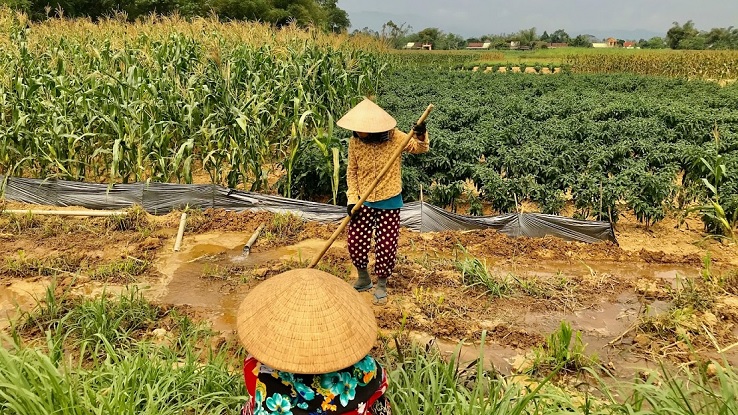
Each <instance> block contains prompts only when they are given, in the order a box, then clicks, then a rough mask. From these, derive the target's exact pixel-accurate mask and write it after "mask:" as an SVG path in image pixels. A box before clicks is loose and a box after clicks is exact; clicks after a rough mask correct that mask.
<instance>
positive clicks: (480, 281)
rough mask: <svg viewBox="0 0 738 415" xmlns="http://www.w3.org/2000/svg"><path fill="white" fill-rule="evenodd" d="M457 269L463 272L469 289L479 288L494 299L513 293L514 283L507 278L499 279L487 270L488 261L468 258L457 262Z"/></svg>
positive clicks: (462, 274)
mask: <svg viewBox="0 0 738 415" xmlns="http://www.w3.org/2000/svg"><path fill="white" fill-rule="evenodd" d="M456 269H457V270H458V271H459V272H461V277H462V280H463V282H464V285H465V286H466V287H467V288H479V289H481V290H483V291H484V293H485V294H487V295H489V296H490V297H493V298H502V297H506V296H508V295H510V294H512V292H513V286H512V282H511V280H510V279H509V278H507V277H503V278H500V277H497V276H495V275H493V274H492V273H491V272H490V270H489V268H487V263H486V261H480V260H479V259H477V258H474V257H471V258H469V257H466V258H464V259H462V260H457V261H456Z"/></svg>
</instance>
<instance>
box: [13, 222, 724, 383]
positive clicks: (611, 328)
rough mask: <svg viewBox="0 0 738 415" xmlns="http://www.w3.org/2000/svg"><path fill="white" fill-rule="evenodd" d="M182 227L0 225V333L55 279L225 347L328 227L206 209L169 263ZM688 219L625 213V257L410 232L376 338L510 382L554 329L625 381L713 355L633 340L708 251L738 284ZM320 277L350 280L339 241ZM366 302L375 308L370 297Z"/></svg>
mask: <svg viewBox="0 0 738 415" xmlns="http://www.w3.org/2000/svg"><path fill="white" fill-rule="evenodd" d="M178 218H179V214H178V213H176V212H175V213H172V214H170V215H166V216H162V217H151V216H146V217H145V218H143V219H142V221H141V223H138V224H135V226H133V225H132V227H131V229H125V230H117V229H116V226H117V225H115V224H112V225H111V223H109V222H106V220H105V219H75V218H64V219H60V218H33V220H26V219H19V218H15V219H13V221H10V220H9V219H8V218H7V216H5V217H0V233H2V238H3V239H2V242H3V243H2V244H0V255H2V263H1V265H0V329H6V328H7V326H8V324H9V321H10V319H11V318H13V317H14V316H15V315H17V314H16V308H15V305H16V304H17V305H18V306H19V307H20V309H22V310H29V309H30V308H31V307H32V306H33V304H34V303H35V300H34V297H36V298H40V297H42V296H43V295H44V290H45V288H46V286H47V285H48V284H49V282H50V281H51V279H52V278H53V277H56V278H57V280H58V281H59V285H60V286H61V287H65V288H70V289H71V291H72V292H73V293H75V294H78V295H85V296H93V295H99V294H100V293H101V292H102V291H103V290H105V291H106V292H116V291H119V290H122V289H123V288H124V286H125V285H126V284H136V285H138V286H140V287H142V288H144V289H145V293H146V295H147V297H148V298H149V299H150V300H152V301H154V302H156V303H160V304H165V305H172V306H176V307H180V308H186V309H188V310H189V313H190V314H191V315H195V316H197V317H198V318H200V319H204V320H208V321H210V322H211V323H212V324H213V327H214V329H216V330H220V331H222V332H224V333H226V334H227V335H231V336H232V335H233V334H234V330H235V312H236V310H237V308H238V305H239V304H240V302H241V300H242V299H243V297H244V296H245V295H246V293H247V292H248V290H249V289H250V288H251V287H253V286H254V285H255V284H258V283H259V282H260V281H262V280H264V279H265V278H269V277H270V276H271V275H275V274H277V273H280V272H283V271H285V270H287V269H290V268H297V267H304V266H306V264H307V261H308V260H309V259H310V258H312V257H313V256H314V255H315V254H317V252H318V251H319V250H320V249H321V248H322V247H323V244H324V241H325V240H326V239H327V238H328V237H329V236H330V234H331V233H332V231H333V230H334V229H335V227H334V226H331V225H321V224H315V223H302V222H300V221H289V220H284V218H281V219H280V220H279V221H277V220H275V217H274V215H271V214H267V213H234V212H223V211H206V212H204V213H201V214H194V215H192V216H191V218H190V221H189V222H188V228H187V232H186V236H185V238H184V240H183V244H182V250H181V251H180V252H173V251H172V248H173V245H174V237H175V235H176V228H177V224H178ZM144 219H145V220H144ZM277 222H279V223H277ZM260 223H268V224H269V226H268V227H267V228H266V230H265V232H264V233H263V234H262V236H261V237H260V239H259V240H258V241H257V243H256V244H255V245H254V247H253V250H252V253H251V254H250V255H249V256H248V258H245V259H244V258H243V255H242V250H241V249H242V247H243V244H244V243H245V241H246V240H247V239H248V238H249V236H250V235H251V233H252V232H253V231H254V230H255V229H256V227H257V226H258V225H259V224H260ZM275 223H277V224H275ZM687 224H688V225H689V228H687V227H686V226H685V227H682V228H680V229H676V228H675V227H674V223H670V222H668V221H666V222H664V223H662V224H657V226H654V227H653V228H652V229H649V230H645V229H643V228H642V227H639V226H638V225H637V224H636V223H634V222H632V221H629V220H628V219H627V218H626V219H625V220H623V221H621V222H620V223H619V224H618V226H617V228H616V230H617V237H618V241H619V246H618V245H615V244H610V243H602V244H580V243H572V242H566V241H562V240H559V239H554V238H542V239H528V238H518V239H512V238H508V237H506V236H504V235H501V234H498V233H496V232H494V231H491V230H483V231H473V232H442V233H433V234H419V233H414V232H410V231H405V230H403V232H402V235H401V243H400V252H399V254H400V255H399V258H398V264H397V268H396V275H395V276H394V278H392V279H391V280H390V284H389V293H390V302H389V304H388V305H387V306H385V307H376V308H375V310H376V314H377V318H378V321H379V324H380V327H381V329H382V333H383V336H385V337H384V338H385V339H389V338H392V337H393V336H400V337H404V338H407V337H413V338H415V339H416V340H419V341H427V340H428V339H431V338H434V339H435V342H436V345H437V346H438V347H440V348H442V349H443V350H444V351H445V352H452V351H453V350H454V348H455V346H456V342H457V341H464V342H465V346H464V347H463V348H462V355H463V356H464V357H469V358H471V357H473V356H476V355H477V354H478V353H479V350H480V348H481V349H482V350H483V352H484V355H485V356H487V358H488V359H489V362H490V363H491V364H493V365H494V367H495V368H496V369H497V370H500V371H502V372H506V373H509V372H513V371H515V370H517V369H519V368H520V366H521V365H523V366H524V365H526V364H527V363H526V362H527V361H529V357H530V355H531V352H532V351H533V350H535V349H536V348H538V347H541V346H542V345H543V344H544V343H545V338H546V336H548V335H549V334H550V333H552V332H554V331H556V330H557V329H558V328H559V326H560V324H561V322H562V321H567V322H569V323H570V324H571V327H572V328H573V329H574V330H578V331H579V332H580V333H581V336H582V340H583V342H584V343H585V344H587V347H586V350H587V352H588V353H595V354H597V356H598V357H599V361H600V362H601V363H602V364H604V365H610V366H612V367H614V368H616V369H617V370H616V372H617V374H618V375H619V376H623V377H628V376H632V375H633V374H634V373H636V372H637V371H638V370H642V369H643V368H644V367H646V368H647V367H652V366H653V361H654V359H655V358H658V357H662V358H665V359H667V360H670V361H675V362H683V361H688V360H690V359H695V358H698V359H712V358H716V354H715V350H714V347H712V348H711V347H710V344H709V342H707V341H702V340H704V334H703V335H702V337H699V334H698V333H696V332H695V333H693V334H691V335H692V336H694V337H695V339H697V340H699V341H697V342H696V343H695V344H696V347H697V349H696V350H693V351H689V350H681V349H676V350H675V349H673V348H672V349H668V348H665V346H667V345H668V344H666V341H667V340H668V339H669V336H670V335H672V334H669V332H665V334H664V333H656V334H654V333H650V332H645V331H643V330H640V329H639V330H640V331H639V330H633V329H632V328H633V327H634V325H637V324H640V323H641V322H643V321H651V320H648V319H652V318H656V317H655V316H658V317H659V318H662V316H665V315H668V314H669V313H670V312H671V311H670V310H671V305H672V302H673V301H675V298H676V299H677V300H679V301H683V298H682V297H685V298H686V296H687V294H690V295H692V296H693V297H694V298H700V296H701V295H703V294H705V292H703V291H697V290H696V288H695V289H694V290H693V291H690V292H687V291H686V289H685V288H684V283H683V281H684V280H686V279H690V278H691V279H693V280H695V281H698V282H699V281H701V280H702V279H704V275H705V274H704V273H705V268H704V263H703V259H704V258H705V256H706V253H707V252H709V253H710V256H711V258H712V259H711V262H710V269H709V275H710V276H711V277H710V278H713V276H714V278H715V279H716V280H717V279H718V277H719V278H723V280H725V281H728V280H726V278H732V277H731V275H738V273H737V272H736V269H738V267H737V266H736V265H737V264H736V263H737V261H738V254H737V251H736V248H735V246H729V245H724V244H720V243H717V242H714V241H704V242H702V243H698V244H695V243H694V241H699V240H700V238H701V234H700V232H699V230H698V229H699V226H698V224H696V223H694V222H692V223H690V222H689V221H688V222H687ZM111 226H112V227H111ZM462 247H463V248H462ZM141 264H144V265H145V266H144V265H141ZM139 265H140V266H139ZM319 267H320V268H321V269H323V270H325V271H327V272H330V273H332V274H334V275H337V276H339V277H341V278H344V279H347V280H351V279H353V278H355V275H354V271H353V267H352V266H351V263H350V259H349V257H348V253H347V250H346V248H345V240H344V239H343V238H339V240H338V241H336V243H335V244H334V246H333V247H332V248H331V250H329V252H328V253H327V254H326V256H325V257H324V259H323V260H322V261H321V263H320V265H319ZM464 267H472V268H473V267H476V268H474V269H476V270H477V271H478V270H479V269H482V268H483V269H485V270H487V271H486V273H487V274H485V275H487V278H488V280H487V281H486V282H484V283H483V284H482V283H480V282H479V281H477V282H474V281H469V273H468V272H467V271H465V269H466V268H464ZM472 268H469V269H472ZM109 269H112V270H113V272H109ZM475 272H476V271H475ZM121 275H123V276H124V277H121ZM721 281H722V280H721ZM730 281H733V280H730ZM735 281H738V278H737V279H736V280H735ZM700 287H702V286H701V285H700ZM700 289H702V288H700ZM494 290H497V291H498V292H496V293H493V291H494ZM676 294H679V297H678V298H677V297H675V295H676ZM708 294H710V295H711V296H712V297H710V298H715V304H716V305H715V306H714V307H713V308H709V309H707V308H706V309H704V310H702V309H700V311H699V312H695V314H694V316H693V318H694V319H695V320H694V321H699V322H707V324H708V326H709V327H711V328H713V329H714V330H715V332H716V333H717V337H718V338H719V341H720V342H722V343H721V345H723V346H725V345H728V344H731V342H732V343H734V342H736V341H738V331H737V330H736V329H735V324H736V323H738V297H736V294H738V293H736V292H732V293H729V292H719V293H717V294H716V293H712V292H710V293H708ZM364 295H365V296H366V298H367V301H369V300H370V298H371V293H364ZM705 295H706V294H705ZM690 298H692V297H690ZM690 301H691V300H690ZM696 304H698V305H699V304H701V303H696ZM713 318H714V319H715V321H712V319H713ZM654 321H655V320H654ZM690 321H691V320H690ZM667 323H668V322H667ZM688 323H689V322H687V323H684V324H687V326H685V327H688ZM689 324H691V323H689ZM639 327H641V326H639ZM649 327H650V326H649ZM680 327H681V326H678V327H677V328H676V329H675V330H683V328H680ZM482 330H486V331H487V338H488V341H487V343H486V344H485V345H484V346H483V347H482V346H481V345H479V344H478V342H479V338H480V335H481V331H482ZM623 334H625V335H623ZM621 335H622V336H621ZM620 337H622V338H620ZM662 340H664V341H663V342H662ZM610 343H612V344H610ZM732 352H733V353H732V354H729V355H728V356H727V357H728V358H729V360H730V361H732V362H735V363H737V364H738V348H734V349H733V350H732ZM526 356H527V357H526Z"/></svg>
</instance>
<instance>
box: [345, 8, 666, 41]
mask: <svg viewBox="0 0 738 415" xmlns="http://www.w3.org/2000/svg"><path fill="white" fill-rule="evenodd" d="M349 19H351V27H350V28H349V31H353V30H362V29H363V28H365V27H368V28H369V29H371V30H376V31H381V30H382V25H384V24H385V23H387V22H388V21H390V20H392V21H393V22H394V23H395V24H397V25H398V26H399V25H401V24H403V23H405V24H406V27H407V26H408V25H409V26H411V27H412V32H415V33H417V32H419V31H421V30H423V29H425V28H426V27H437V28H439V29H441V30H443V31H444V32H445V33H456V34H458V35H461V36H462V37H465V38H466V37H474V36H482V35H485V34H491V33H496V32H494V31H493V30H492V29H490V30H488V31H485V30H484V29H483V28H482V30H481V31H479V32H478V33H475V32H476V30H474V29H473V28H472V27H469V25H466V26H465V27H464V26H458V25H456V26H455V25H453V24H452V23H451V22H449V21H445V22H444V21H434V20H433V19H423V18H421V17H419V16H417V15H413V14H401V13H388V12H376V11H359V12H352V13H351V14H350V15H349ZM477 29H478V28H477ZM521 29H525V28H524V27H520V29H518V30H521ZM564 30H566V32H567V33H569V35H570V36H571V37H574V36H577V35H580V34H587V35H593V36H594V37H596V38H598V39H607V38H608V37H614V38H616V39H624V40H639V39H646V40H648V39H651V38H652V37H654V36H659V37H664V36H665V35H666V31H664V32H655V31H651V30H645V29H635V30H622V29H614V30H602V29H586V30H575V29H564ZM542 33H543V32H542V31H540V30H539V33H538V34H539V35H540V34H542Z"/></svg>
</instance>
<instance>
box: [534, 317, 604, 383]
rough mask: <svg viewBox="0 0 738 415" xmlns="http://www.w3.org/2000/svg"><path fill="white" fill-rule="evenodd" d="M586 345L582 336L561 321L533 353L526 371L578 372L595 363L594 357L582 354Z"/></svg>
mask: <svg viewBox="0 0 738 415" xmlns="http://www.w3.org/2000/svg"><path fill="white" fill-rule="evenodd" d="M585 347H586V345H585V344H584V343H583V342H582V334H581V332H579V331H576V332H575V331H574V330H572V328H571V325H570V324H569V323H568V322H565V321H562V322H561V325H560V326H559V329H558V330H556V331H554V332H553V333H551V334H549V335H548V337H546V342H545V344H543V345H541V346H539V347H538V348H536V349H535V350H534V352H533V356H534V357H533V363H532V365H531V366H530V368H528V369H527V370H526V372H527V373H529V374H548V373H552V372H554V371H558V370H561V371H563V372H579V371H581V370H582V369H585V368H588V367H591V366H592V365H594V364H596V363H597V357H596V356H587V355H586V354H585V353H584V349H585Z"/></svg>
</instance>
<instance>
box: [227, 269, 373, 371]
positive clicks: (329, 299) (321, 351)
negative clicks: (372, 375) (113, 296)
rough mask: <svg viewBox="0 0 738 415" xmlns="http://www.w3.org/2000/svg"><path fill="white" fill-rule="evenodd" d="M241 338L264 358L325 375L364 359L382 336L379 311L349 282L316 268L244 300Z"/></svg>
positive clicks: (277, 279)
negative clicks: (379, 335)
mask: <svg viewBox="0 0 738 415" xmlns="http://www.w3.org/2000/svg"><path fill="white" fill-rule="evenodd" d="M237 328H238V336H239V338H240V340H241V342H242V343H243V345H244V347H245V348H246V350H247V351H248V352H249V353H250V354H251V355H253V356H254V357H255V358H256V359H257V360H258V361H260V362H262V363H264V364H266V365H267V366H269V367H271V368H273V369H277V370H280V371H285V372H291V373H298V374H320V373H329V372H334V371H337V370H340V369H344V368H346V367H349V366H351V365H353V364H356V363H357V362H358V361H360V360H361V359H363V358H364V356H366V355H367V354H368V353H369V351H370V350H371V348H372V347H373V346H374V343H375V341H376V339H377V322H376V318H375V317H374V311H373V310H372V308H371V306H370V305H369V304H368V302H367V301H366V300H365V299H364V298H362V297H361V294H359V293H358V292H357V291H356V290H355V289H354V288H353V287H352V286H351V285H350V284H349V283H347V282H346V281H344V280H342V279H340V278H338V277H335V276H333V275H331V274H328V273H327V272H323V271H319V270H316V269H312V268H304V269H295V270H291V271H287V272H283V273H282V274H279V275H276V276H274V277H271V278H269V279H268V280H266V281H264V282H262V283H261V284H259V285H257V286H256V287H255V288H254V289H253V290H251V292H250V293H249V294H248V295H247V296H246V298H244V300H243V302H242V303H241V306H240V307H239V310H238V317H237Z"/></svg>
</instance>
